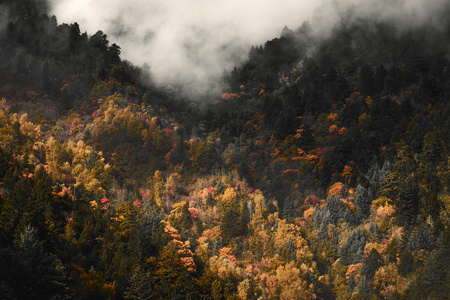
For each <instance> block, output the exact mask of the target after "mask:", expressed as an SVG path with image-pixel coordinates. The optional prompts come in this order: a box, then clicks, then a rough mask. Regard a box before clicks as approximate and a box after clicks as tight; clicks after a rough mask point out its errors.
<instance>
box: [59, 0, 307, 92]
mask: <svg viewBox="0 0 450 300" xmlns="http://www.w3.org/2000/svg"><path fill="white" fill-rule="evenodd" d="M52 4H53V11H52V13H53V14H55V15H56V16H57V18H58V21H59V22H65V23H73V22H78V23H79V24H80V27H81V29H82V30H83V31H84V30H86V31H88V33H89V34H93V33H95V32H96V31H97V30H99V29H100V30H103V31H104V32H105V33H106V34H107V35H108V39H109V40H110V41H111V42H115V43H117V44H118V45H120V46H121V48H122V57H123V58H125V59H127V60H129V61H131V62H132V63H134V64H137V65H142V64H144V63H146V64H148V65H149V66H150V68H151V72H152V74H153V76H154V79H155V80H156V82H157V83H182V84H183V85H187V86H189V88H190V89H192V90H194V93H195V91H197V92H203V91H204V90H206V89H208V88H209V87H210V86H212V85H214V84H215V82H216V81H217V79H218V78H220V77H221V76H222V75H223V72H224V71H227V72H229V71H231V70H232V68H233V67H234V66H238V65H239V64H241V63H242V62H243V61H244V60H245V59H246V58H247V55H248V51H249V48H250V47H251V46H252V45H260V44H264V43H265V41H267V40H269V39H273V38H275V37H278V36H279V34H280V32H281V30H282V28H283V27H284V26H285V25H287V26H289V27H291V28H297V27H299V26H300V25H301V23H302V22H303V21H304V20H306V19H307V18H308V16H310V15H311V14H312V12H313V10H314V8H315V7H316V4H314V3H312V1H306V0H302V1H299V0H284V1H281V2H280V1H276V0H259V1H252V0H228V1H218V0H191V1H179V0H165V1H156V0H128V1H123V0H58V1H53V3H52Z"/></svg>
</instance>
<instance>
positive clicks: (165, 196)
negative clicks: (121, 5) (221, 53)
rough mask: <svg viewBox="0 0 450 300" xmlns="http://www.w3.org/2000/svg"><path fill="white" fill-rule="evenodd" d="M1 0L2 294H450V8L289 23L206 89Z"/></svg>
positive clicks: (97, 37)
mask: <svg viewBox="0 0 450 300" xmlns="http://www.w3.org/2000/svg"><path fill="white" fill-rule="evenodd" d="M2 3H4V5H5V6H4V7H6V8H8V14H7V22H6V23H5V24H6V25H5V28H4V30H3V31H1V32H0V40H1V41H0V59H1V64H0V72H1V74H0V96H1V97H2V100H1V101H0V298H2V299H3V298H5V299H44V298H45V299H47V298H48V299H314V298H316V299H424V298H427V297H430V298H433V299H447V298H448V297H449V295H450V294H449V293H450V292H449V286H450V277H449V272H448V269H449V267H450V261H449V255H448V253H449V251H450V250H449V249H450V248H449V247H450V246H449V245H450V244H449V241H450V237H449V232H450V231H449V230H450V228H449V226H450V223H449V214H450V196H449V190H448V189H449V186H450V175H449V174H450V173H449V168H450V165H449V164H450V161H449V159H448V158H449V155H450V153H449V150H450V148H449V146H450V144H449V138H448V137H449V136H450V132H449V131H450V115H449V113H450V106H449V103H448V99H449V97H450V89H449V80H450V77H449V76H450V73H449V68H450V60H449V57H450V56H449V53H448V49H449V48H448V36H449V34H450V32H448V28H450V27H448V25H449V20H448V18H446V17H443V16H444V11H445V10H444V11H443V12H442V16H441V15H437V16H436V18H437V19H438V20H440V21H441V23H442V24H443V26H442V27H441V28H444V29H441V30H436V28H434V27H427V26H423V28H414V29H410V30H402V31H400V30H398V28H396V27H395V25H394V24H390V23H389V22H387V21H386V22H382V21H374V20H368V19H363V18H358V17H357V16H355V15H352V13H351V11H350V12H349V13H348V14H347V15H346V17H343V18H341V20H340V21H339V23H337V24H336V25H335V27H334V29H333V34H332V35H331V36H329V37H327V38H324V37H320V36H315V35H314V30H313V28H311V26H310V25H309V24H307V23H305V24H303V25H302V26H301V27H300V28H299V29H297V30H290V29H289V28H287V27H286V28H284V29H283V31H282V34H281V36H280V37H278V38H275V39H273V40H271V41H267V42H266V43H265V44H264V45H263V46H254V47H252V48H251V49H250V50H249V58H248V61H247V62H246V63H245V64H244V65H242V66H239V68H238V67H237V68H235V69H234V70H233V71H232V72H231V73H230V74H229V75H227V76H226V78H225V79H226V81H227V83H228V84H227V86H226V87H225V88H224V91H223V92H224V93H223V95H222V97H217V98H214V99H211V101H210V102H208V103H205V104H204V105H203V106H204V107H205V108H204V109H199V108H198V107H197V106H196V105H195V104H193V103H190V102H189V101H187V100H186V99H185V98H183V96H182V95H177V94H176V93H167V92H164V91H162V90H161V89H159V88H158V87H156V86H154V85H152V84H151V83H149V82H148V81H143V79H144V78H146V79H148V76H149V74H147V73H146V72H147V71H145V70H143V69H141V68H138V67H135V66H133V65H132V64H131V63H129V62H126V61H123V60H122V59H121V57H120V47H119V46H118V45H116V44H114V43H112V44H110V42H109V41H108V37H107V36H106V34H104V33H103V32H102V31H101V30H99V31H97V32H96V33H95V34H93V35H92V36H89V35H88V34H87V33H82V29H80V27H79V25H78V24H77V23H74V24H58V22H57V19H56V17H49V16H48V15H47V12H48V10H47V9H48V6H47V4H46V3H47V2H46V1H29V0H21V1H3V2H2ZM446 9H448V5H447V6H446ZM445 24H446V25H447V27H445V26H444V25H445Z"/></svg>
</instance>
